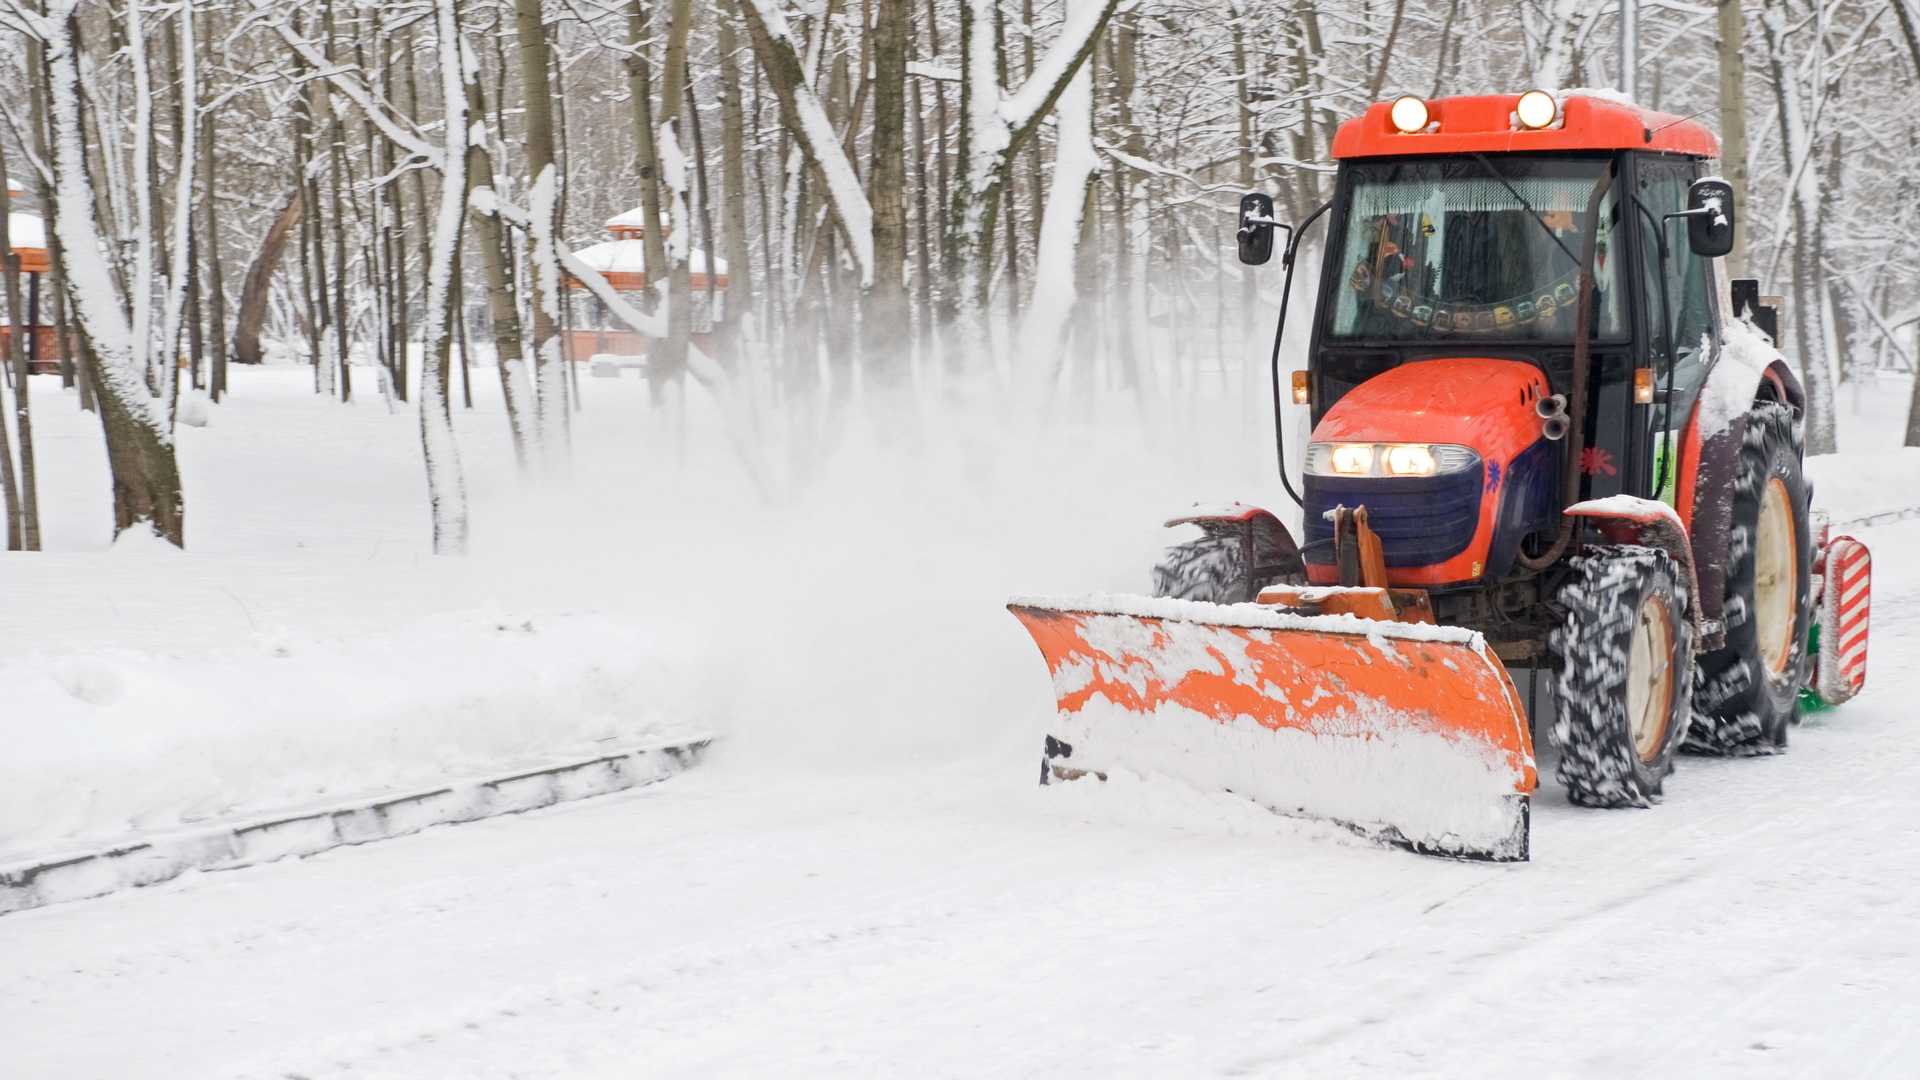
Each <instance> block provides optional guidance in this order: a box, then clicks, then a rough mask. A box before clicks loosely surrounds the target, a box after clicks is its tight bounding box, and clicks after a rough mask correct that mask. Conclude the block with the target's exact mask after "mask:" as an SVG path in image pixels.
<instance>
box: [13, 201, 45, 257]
mask: <svg viewBox="0 0 1920 1080" xmlns="http://www.w3.org/2000/svg"><path fill="white" fill-rule="evenodd" d="M7 240H8V242H9V243H11V244H12V245H13V248H14V250H15V251H19V252H22V253H24V252H27V251H45V250H46V248H47V225H46V222H44V221H42V220H40V215H39V214H23V213H21V212H20V211H18V210H15V211H14V212H13V213H11V214H8V215H7Z"/></svg>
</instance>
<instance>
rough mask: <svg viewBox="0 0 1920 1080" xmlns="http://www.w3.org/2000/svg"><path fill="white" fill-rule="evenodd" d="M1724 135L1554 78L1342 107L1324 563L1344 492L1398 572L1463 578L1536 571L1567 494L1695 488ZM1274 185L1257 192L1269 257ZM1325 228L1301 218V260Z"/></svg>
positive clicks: (1318, 359) (1316, 394) (1315, 496)
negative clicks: (1691, 467) (1688, 442)
mask: <svg viewBox="0 0 1920 1080" xmlns="http://www.w3.org/2000/svg"><path fill="white" fill-rule="evenodd" d="M1718 152H1719V147H1718V143H1717V141H1716V140H1715V139H1714V137H1713V135H1712V134H1711V133H1709V132H1708V131H1707V130H1706V129H1704V128H1703V127H1701V126H1700V125H1698V124H1696V123H1694V122H1692V121H1691V120H1685V119H1681V118H1678V117H1671V116H1665V115H1662V114H1656V113H1649V112H1644V111H1642V110H1640V109H1638V108H1635V107H1633V106H1631V105H1627V104H1623V103H1619V102H1616V101H1612V100H1608V99H1605V98H1600V97H1587V96H1569V97H1566V98H1564V99H1556V98H1555V97H1554V96H1552V95H1550V94H1547V93H1544V92H1541V91H1533V92H1530V93H1528V94H1524V95H1485V96H1477V97H1458V98H1446V99H1442V100H1437V101H1431V102H1428V101H1422V100H1420V99H1417V98H1411V97H1406V98H1401V99H1399V100H1397V101H1394V102H1391V103H1384V102H1383V103H1380V104H1376V105H1374V106H1372V107H1371V108H1370V109H1368V111H1367V112H1366V114H1365V115H1363V116H1360V117H1357V118H1355V119H1353V120H1350V121H1348V122H1347V123H1345V124H1344V125H1342V127H1341V128H1340V130H1339V133H1338V135H1337V136H1336V138H1335V140H1334V144H1333V155H1334V157H1335V158H1336V159H1337V160H1338V162H1339V172H1338V175H1337V179H1336V187H1335V194H1334V197H1333V200H1332V201H1331V202H1330V203H1328V204H1327V205H1326V206H1324V207H1322V208H1321V209H1320V210H1319V211H1316V213H1315V214H1314V215H1313V216H1312V217H1310V218H1309V219H1308V221H1307V222H1306V225H1311V224H1313V223H1315V221H1316V220H1317V219H1318V218H1320V217H1322V216H1324V217H1326V219H1327V223H1326V224H1327V233H1326V241H1325V245H1324V251H1325V256H1324V258H1323V260H1322V263H1321V266H1320V276H1321V280H1320V289H1319V297H1320V301H1319V304H1318V310H1317V311H1316V312H1315V313H1314V321H1313V332H1312V336H1311V346H1310V351H1309V357H1308V366H1307V368H1306V369H1305V370H1304V371H1302V372H1296V373H1295V375H1294V379H1293V393H1294V397H1295V400H1296V401H1297V402H1298V403H1301V404H1307V405H1310V406H1311V414H1312V421H1313V424H1314V426H1315V433H1314V439H1313V442H1312V444H1311V445H1310V446H1309V448H1308V450H1307V453H1306V457H1305V478H1304V485H1303V486H1304V491H1303V493H1302V502H1303V509H1304V511H1305V516H1304V525H1305V534H1306V535H1305V536H1304V537H1303V538H1302V540H1303V543H1302V552H1303V555H1304V558H1305V563H1306V569H1307V576H1308V577H1309V578H1310V579H1311V580H1312V581H1314V582H1316V583H1322V584H1330V583H1334V582H1336V581H1338V580H1339V572H1338V568H1337V566H1336V558H1335V554H1334V551H1333V547H1334V545H1333V531H1334V528H1335V525H1334V523H1333V520H1332V516H1331V515H1330V514H1329V513H1328V512H1329V511H1331V510H1333V509H1334V508H1335V507H1338V506H1349V507H1351V506H1358V505H1365V506H1366V507H1367V508H1368V511H1369V515H1370V525H1371V529H1372V531H1373V532H1374V533H1376V534H1377V535H1378V536H1379V539H1380V547H1381V549H1382V552H1383V554H1384V559H1385V565H1386V576H1387V579H1388V581H1389V582H1390V583H1391V584H1394V585H1396V586H1408V587H1415V586H1417V587H1421V588H1427V589H1436V590H1445V589H1447V588H1449V587H1454V588H1460V587H1478V586H1481V585H1482V584H1484V583H1489V582H1498V581H1500V580H1503V579H1507V578H1509V577H1513V576H1515V575H1516V574H1518V575H1521V576H1526V575H1525V572H1526V570H1527V563H1528V562H1529V561H1532V562H1536V563H1537V562H1540V561H1541V556H1543V555H1544V554H1545V553H1546V552H1547V551H1548V550H1549V549H1550V548H1551V547H1553V544H1554V540H1555V534H1556V530H1557V529H1558V527H1559V525H1560V521H1559V518H1560V515H1559V513H1558V511H1559V509H1560V508H1561V507H1562V506H1564V505H1567V504H1571V503H1576V502H1579V501H1583V500H1588V499H1598V498H1605V497H1609V496H1614V495H1631V496H1638V497H1643V498H1649V499H1657V500H1660V501H1664V502H1666V503H1668V504H1669V505H1674V504H1675V500H1676V496H1677V495H1678V494H1679V491H1678V489H1679V485H1678V483H1677V478H1678V471H1679V470H1678V466H1679V462H1678V460H1677V458H1678V456H1679V453H1678V451H1679V442H1680V430H1681V428H1683V427H1684V425H1685V424H1686V422H1687V419H1688V417H1689V416H1690V415H1691V412H1692V406H1693V403H1694V402H1695V401H1696V400H1697V398H1698V396H1699V394H1700V391H1701V388H1702V387H1703V386H1704V385H1705V382H1706V375H1707V372H1708V370H1709V368H1710V367H1711V365H1712V363H1713V361H1714V358H1715V355H1716V351H1717V349H1718V341H1719V338H1720V334H1719V326H1720V321H1721V319H1723V318H1724V317H1727V316H1726V313H1723V312H1721V311H1720V310H1719V307H1720V306H1721V305H1722V304H1723V302H1724V301H1723V299H1722V297H1724V296H1725V295H1726V290H1725V289H1723V288H1722V287H1721V285H1720V282H1719V281H1718V279H1717V277H1716V275H1717V273H1718V271H1717V269H1716V263H1715V260H1714V257H1715V256H1717V255H1721V254H1724V253H1725V252H1726V251H1727V250H1728V249H1729V248H1730V246H1731V243H1732V235H1733V227H1734V206H1733V197H1732V192H1731V190H1730V188H1728V186H1727V185H1725V184H1724V183H1722V182H1721V181H1718V180H1716V179H1712V178H1709V177H1708V176H1707V175H1706V173H1707V164H1706V163H1707V161H1708V159H1710V158H1712V157H1714V156H1715V155H1716V154H1717V153H1718ZM1263 200H1264V197H1263V196H1257V195H1256V196H1249V197H1248V199H1247V201H1246V204H1245V205H1243V213H1242V217H1243V230H1242V237H1243V243H1242V256H1243V258H1248V257H1249V256H1251V258H1250V259H1249V261H1260V259H1259V256H1260V254H1261V251H1260V246H1261V245H1260V244H1259V243H1258V242H1257V240H1256V241H1255V242H1253V243H1251V244H1249V243H1248V241H1249V240H1255V237H1254V236H1253V235H1252V234H1251V233H1250V232H1249V230H1251V231H1252V233H1257V232H1258V231H1259V230H1260V229H1261V228H1262V227H1263V226H1262V225H1261V219H1263V218H1265V219H1268V220H1270V214H1267V213H1266V212H1265V211H1266V210H1267V207H1268V205H1270V204H1267V203H1265V202H1264V201H1263ZM1248 219H1252V220H1251V221H1250V222H1249V221H1248ZM1305 231H1306V229H1305V226H1303V227H1302V228H1301V229H1300V230H1298V231H1297V232H1296V231H1295V230H1291V229H1289V230H1287V234H1286V235H1287V240H1288V243H1287V248H1286V252H1285V254H1286V256H1287V258H1288V261H1289V263H1290V262H1291V257H1292V256H1293V255H1294V254H1296V253H1297V251H1298V247H1299V240H1300V238H1301V237H1302V236H1303V235H1304V234H1305ZM1288 269H1289V274H1291V270H1292V267H1291V265H1289V267H1288ZM1576 409H1577V412H1578V414H1579V415H1573V413H1574V412H1575V411H1576ZM1570 435H1576V437H1574V438H1572V439H1571V440H1570V439H1569V436H1570ZM1572 485H1577V487H1578V490H1577V492H1571V491H1569V490H1568V488H1569V487H1570V486H1572ZM1549 561H1550V560H1549Z"/></svg>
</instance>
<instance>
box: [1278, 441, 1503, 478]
mask: <svg viewBox="0 0 1920 1080" xmlns="http://www.w3.org/2000/svg"><path fill="white" fill-rule="evenodd" d="M1479 464H1480V455H1479V454H1476V453H1474V452H1473V448H1472V447H1468V446H1458V445H1455V444H1453V443H1324V442H1317V443H1309V444H1307V461H1306V471H1307V474H1308V475H1310V476H1391V477H1408V476H1447V475H1451V474H1453V473H1460V472H1465V471H1467V470H1468V469H1472V468H1477V467H1478V466H1479Z"/></svg>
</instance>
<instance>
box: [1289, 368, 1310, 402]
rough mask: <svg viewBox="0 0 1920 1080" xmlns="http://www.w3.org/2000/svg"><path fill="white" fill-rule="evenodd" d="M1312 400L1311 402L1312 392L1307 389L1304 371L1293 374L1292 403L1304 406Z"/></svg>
mask: <svg viewBox="0 0 1920 1080" xmlns="http://www.w3.org/2000/svg"><path fill="white" fill-rule="evenodd" d="M1312 400H1313V393H1312V391H1310V390H1308V389H1307V373H1306V372H1305V371H1296V372H1294V373H1293V403H1294V404H1295V405H1306V404H1308V403H1310V402H1311V401H1312Z"/></svg>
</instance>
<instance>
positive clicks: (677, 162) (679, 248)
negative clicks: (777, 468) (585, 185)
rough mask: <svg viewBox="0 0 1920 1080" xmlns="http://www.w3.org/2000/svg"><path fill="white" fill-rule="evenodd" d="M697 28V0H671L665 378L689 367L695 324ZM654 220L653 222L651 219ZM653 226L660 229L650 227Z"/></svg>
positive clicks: (659, 363) (657, 351)
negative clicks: (690, 82)
mask: <svg viewBox="0 0 1920 1080" xmlns="http://www.w3.org/2000/svg"><path fill="white" fill-rule="evenodd" d="M692 28H693V0H671V7H670V8H669V15H668V22H667V47H666V54H665V57H664V59H663V60H662V61H661V62H662V64H663V65H664V67H665V68H666V71H665V72H664V74H663V75H662V76H661V79H660V112H659V117H658V123H659V128H658V130H657V133H656V135H655V141H654V152H655V154H656V155H657V156H658V159H659V162H660V182H661V184H662V185H663V186H664V187H665V188H666V195H667V210H668V222H667V230H668V232H667V244H666V260H667V261H666V271H667V273H666V284H667V336H666V339H665V340H664V341H659V342H655V343H654V352H653V355H654V359H653V361H652V362H650V363H649V364H648V365H647V367H648V369H649V370H652V369H655V368H658V369H659V371H660V376H661V378H663V379H673V380H678V379H679V378H680V377H681V376H682V374H684V373H685V371H686V367H687V344H688V340H687V339H688V334H689V332H690V331H691V330H692V328H693V281H692V275H691V274H690V273H689V272H688V266H687V259H688V252H689V249H690V248H691V247H692V238H693V219H692V215H691V213H690V211H689V210H688V207H687V156H686V152H685V151H684V150H682V149H681V146H682V143H683V140H682V139H681V137H680V117H681V113H682V112H683V106H684V102H685V98H686V89H687V81H686V80H687V35H688V34H689V32H691V30H692ZM649 225H651V222H650V223H649ZM647 231H648V232H650V233H651V232H655V231H656V230H654V229H652V228H649V229H648V230H647ZM659 272H660V264H659V263H656V262H653V261H652V260H651V259H649V260H648V262H647V280H648V281H649V282H655V281H657V280H658V277H657V275H658V274H659Z"/></svg>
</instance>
